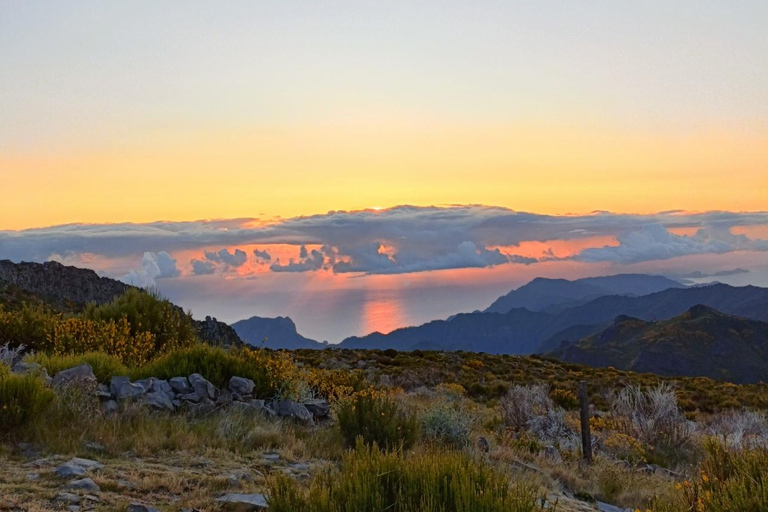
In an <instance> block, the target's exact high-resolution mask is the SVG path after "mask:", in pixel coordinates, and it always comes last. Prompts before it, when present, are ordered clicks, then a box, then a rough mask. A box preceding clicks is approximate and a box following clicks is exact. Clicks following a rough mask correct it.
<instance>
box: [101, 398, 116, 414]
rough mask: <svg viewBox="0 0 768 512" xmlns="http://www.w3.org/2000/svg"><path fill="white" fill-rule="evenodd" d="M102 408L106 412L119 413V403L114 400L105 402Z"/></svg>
mask: <svg viewBox="0 0 768 512" xmlns="http://www.w3.org/2000/svg"><path fill="white" fill-rule="evenodd" d="M102 407H104V412H106V413H113V412H115V411H117V402H115V401H114V400H107V401H106V402H104V405H103V406H102Z"/></svg>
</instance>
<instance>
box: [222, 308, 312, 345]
mask: <svg viewBox="0 0 768 512" xmlns="http://www.w3.org/2000/svg"><path fill="white" fill-rule="evenodd" d="M232 328H233V329H234V330H235V332H237V334H238V335H239V336H240V338H241V339H242V340H243V341H245V342H246V343H247V344H249V345H252V346H254V347H260V346H262V345H263V346H264V347H266V348H271V349H273V350H277V349H288V350H293V349H299V348H314V349H322V348H326V347H327V345H326V344H324V343H320V342H318V341H315V340H312V339H309V338H306V337H304V336H302V335H301V334H299V333H298V332H297V331H296V324H295V323H293V320H291V319H290V318H288V317H283V316H279V317H277V318H263V317H259V316H253V317H251V318H248V319H246V320H240V321H239V322H235V323H233V324H232Z"/></svg>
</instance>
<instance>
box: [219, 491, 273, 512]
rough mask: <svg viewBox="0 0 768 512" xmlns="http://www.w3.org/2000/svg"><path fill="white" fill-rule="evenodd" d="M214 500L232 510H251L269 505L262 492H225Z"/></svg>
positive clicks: (238, 511) (262, 508) (251, 511)
mask: <svg viewBox="0 0 768 512" xmlns="http://www.w3.org/2000/svg"><path fill="white" fill-rule="evenodd" d="M216 501H217V502H218V503H221V504H223V505H225V506H227V507H228V508H229V509H230V510H232V512H253V511H254V510H266V509H267V508H268V507H269V506H268V505H267V497H266V496H265V495H263V494H225V495H224V496H222V497H221V498H219V499H217V500H216Z"/></svg>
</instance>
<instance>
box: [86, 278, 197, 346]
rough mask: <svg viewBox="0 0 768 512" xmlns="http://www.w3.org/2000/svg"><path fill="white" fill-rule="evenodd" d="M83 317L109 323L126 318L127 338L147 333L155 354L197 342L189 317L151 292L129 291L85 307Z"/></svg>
mask: <svg viewBox="0 0 768 512" xmlns="http://www.w3.org/2000/svg"><path fill="white" fill-rule="evenodd" d="M83 317H84V318H85V319H87V320H95V321H110V320H111V321H113V322H118V321H119V320H121V319H122V318H126V319H127V320H128V323H129V324H130V326H131V335H133V336H137V335H139V334H140V333H143V332H149V333H151V334H152V335H153V336H154V341H155V353H156V354H160V353H163V352H166V351H168V350H173V349H176V348H180V347H186V346H189V345H190V344H192V343H193V342H194V341H195V340H196V339H197V330H196V329H195V326H194V324H193V323H192V316H191V315H190V314H188V313H184V311H182V310H181V309H180V308H178V307H176V306H174V305H173V304H172V303H171V302H170V301H169V300H167V299H164V298H163V297H161V296H160V295H159V294H158V293H157V292H154V291H144V290H137V289H135V288H130V289H128V291H126V292H125V293H124V294H123V295H121V296H119V297H117V298H116V299H115V300H113V301H112V302H110V303H108V304H102V305H99V306H97V305H94V304H91V305H89V306H88V307H87V308H86V309H85V311H84V312H83Z"/></svg>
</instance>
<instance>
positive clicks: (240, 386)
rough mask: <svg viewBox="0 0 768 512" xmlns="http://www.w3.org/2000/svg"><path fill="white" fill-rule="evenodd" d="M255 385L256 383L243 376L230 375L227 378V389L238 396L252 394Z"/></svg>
mask: <svg viewBox="0 0 768 512" xmlns="http://www.w3.org/2000/svg"><path fill="white" fill-rule="evenodd" d="M255 387H256V384H255V383H254V382H253V381H252V380H251V379H246V378H243V377H232V378H231V379H229V386H228V388H229V390H230V391H231V392H232V393H237V394H238V395H240V396H247V395H252V394H253V389H254V388H255Z"/></svg>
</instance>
